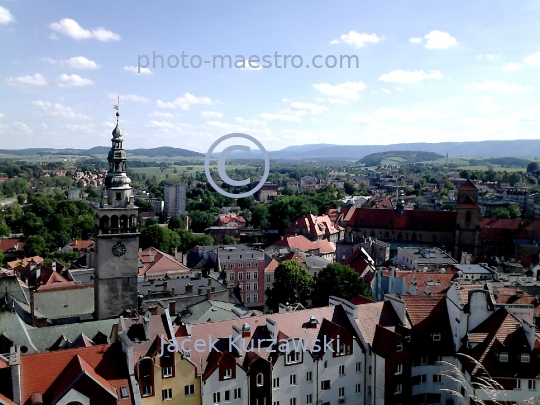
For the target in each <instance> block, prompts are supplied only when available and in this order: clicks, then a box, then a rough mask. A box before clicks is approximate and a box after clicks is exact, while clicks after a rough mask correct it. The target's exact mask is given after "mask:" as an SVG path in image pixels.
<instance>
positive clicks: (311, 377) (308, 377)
mask: <svg viewBox="0 0 540 405" xmlns="http://www.w3.org/2000/svg"><path fill="white" fill-rule="evenodd" d="M306 381H313V373H312V372H311V371H308V372H307V373H306Z"/></svg>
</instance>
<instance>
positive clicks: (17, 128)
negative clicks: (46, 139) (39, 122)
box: [0, 122, 34, 137]
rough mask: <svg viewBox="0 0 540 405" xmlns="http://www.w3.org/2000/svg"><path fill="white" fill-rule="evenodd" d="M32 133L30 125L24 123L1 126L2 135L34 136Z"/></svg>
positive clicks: (0, 132)
mask: <svg viewBox="0 0 540 405" xmlns="http://www.w3.org/2000/svg"><path fill="white" fill-rule="evenodd" d="M33 133H34V131H32V130H31V129H30V128H29V127H28V125H26V124H24V123H22V122H12V123H11V124H0V134H1V135H10V136H13V137H15V136H17V137H19V136H21V135H32V134H33Z"/></svg>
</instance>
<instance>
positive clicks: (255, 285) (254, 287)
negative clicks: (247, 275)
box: [253, 283, 259, 291]
mask: <svg viewBox="0 0 540 405" xmlns="http://www.w3.org/2000/svg"><path fill="white" fill-rule="evenodd" d="M253 289H254V290H255V291H257V290H258V289H259V283H253Z"/></svg>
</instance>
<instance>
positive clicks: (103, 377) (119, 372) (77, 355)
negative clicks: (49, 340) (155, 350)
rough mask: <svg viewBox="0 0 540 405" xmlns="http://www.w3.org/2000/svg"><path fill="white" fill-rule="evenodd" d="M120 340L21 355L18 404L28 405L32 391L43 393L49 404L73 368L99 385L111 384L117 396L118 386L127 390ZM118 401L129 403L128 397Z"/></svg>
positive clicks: (73, 375)
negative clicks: (111, 342)
mask: <svg viewBox="0 0 540 405" xmlns="http://www.w3.org/2000/svg"><path fill="white" fill-rule="evenodd" d="M125 364H126V361H125V356H124V354H123V353H122V347H121V344H120V343H115V344H113V345H98V346H92V347H83V348H75V349H66V350H59V351H54V352H44V353H38V354H28V355H23V356H21V364H20V367H21V369H20V370H21V404H28V402H29V399H30V396H31V395H32V394H33V393H40V394H43V395H44V402H46V403H50V401H51V400H52V397H51V396H52V395H53V394H54V393H55V392H56V391H57V389H58V388H59V387H60V386H66V385H65V384H68V383H69V382H70V381H71V382H73V380H75V378H76V375H77V374H76V373H75V374H74V373H72V372H71V371H70V372H67V371H68V370H75V371H77V370H78V371H79V372H82V373H84V374H86V375H88V376H89V377H91V378H92V379H93V380H94V381H99V382H100V385H102V386H106V387H110V389H112V390H114V392H115V393H116V395H117V397H120V395H119V394H120V388H121V387H126V388H128V390H129V383H128V371H127V367H126V366H125ZM117 403H118V404H130V403H131V399H130V398H129V397H128V398H125V399H120V400H118V402H117Z"/></svg>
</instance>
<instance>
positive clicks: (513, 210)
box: [508, 204, 521, 219]
mask: <svg viewBox="0 0 540 405" xmlns="http://www.w3.org/2000/svg"><path fill="white" fill-rule="evenodd" d="M508 215H509V216H510V218H513V219H516V218H520V217H521V210H520V209H519V206H517V205H515V204H512V205H511V206H509V207H508Z"/></svg>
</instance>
